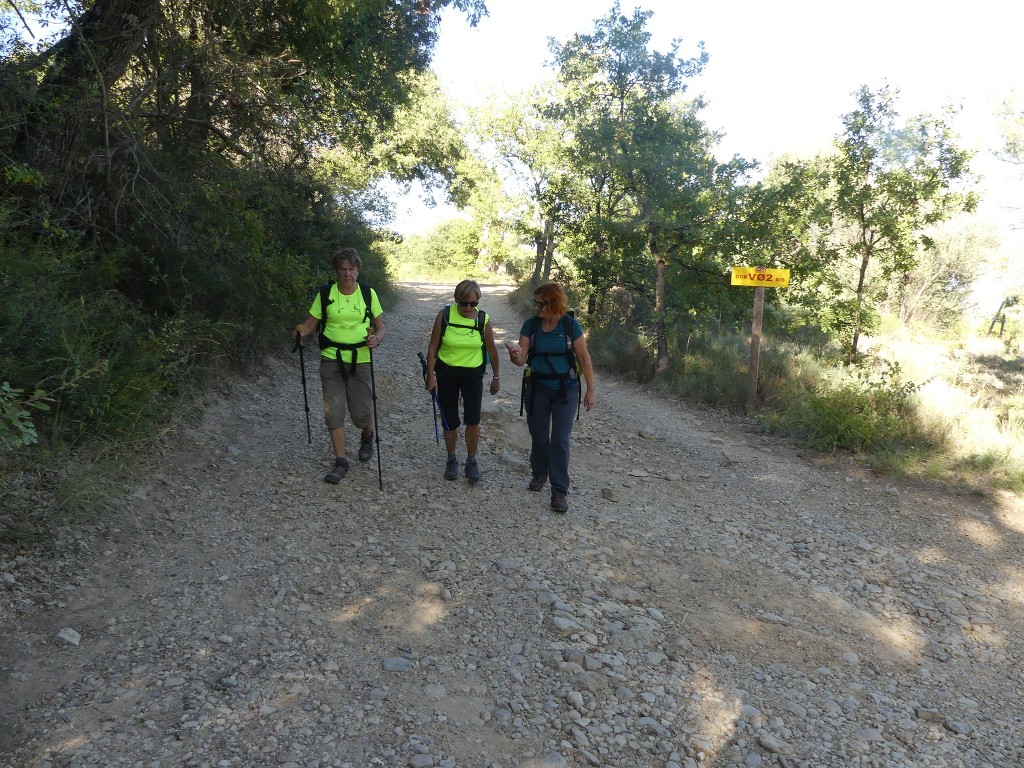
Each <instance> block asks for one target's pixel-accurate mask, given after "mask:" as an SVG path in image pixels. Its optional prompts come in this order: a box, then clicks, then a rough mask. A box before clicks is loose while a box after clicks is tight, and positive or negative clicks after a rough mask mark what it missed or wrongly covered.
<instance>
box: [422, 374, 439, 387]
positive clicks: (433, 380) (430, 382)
mask: <svg viewBox="0 0 1024 768" xmlns="http://www.w3.org/2000/svg"><path fill="white" fill-rule="evenodd" d="M423 384H424V388H425V389H426V390H427V392H433V391H434V390H435V389H437V377H436V376H434V374H433V373H429V372H428V373H427V380H426V381H425V382H423Z"/></svg>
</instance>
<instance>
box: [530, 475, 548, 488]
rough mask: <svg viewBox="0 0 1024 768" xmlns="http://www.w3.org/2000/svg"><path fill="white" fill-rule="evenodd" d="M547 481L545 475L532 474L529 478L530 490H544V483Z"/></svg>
mask: <svg viewBox="0 0 1024 768" xmlns="http://www.w3.org/2000/svg"><path fill="white" fill-rule="evenodd" d="M547 481H548V476H547V475H534V476H533V478H532V479H531V480H530V490H531V491H542V490H544V485H545V484H546V483H547Z"/></svg>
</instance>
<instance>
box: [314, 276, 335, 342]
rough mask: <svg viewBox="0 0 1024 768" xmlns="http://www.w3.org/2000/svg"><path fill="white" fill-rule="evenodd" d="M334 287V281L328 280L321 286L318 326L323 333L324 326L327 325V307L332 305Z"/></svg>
mask: <svg viewBox="0 0 1024 768" xmlns="http://www.w3.org/2000/svg"><path fill="white" fill-rule="evenodd" d="M333 287H334V281H333V280H328V281H327V282H326V283H324V284H323V285H321V286H320V320H319V321H318V322H317V326H318V327H319V328H320V330H321V331H322V330H323V329H324V326H326V325H327V306H328V305H329V304H331V303H332V302H331V288H333Z"/></svg>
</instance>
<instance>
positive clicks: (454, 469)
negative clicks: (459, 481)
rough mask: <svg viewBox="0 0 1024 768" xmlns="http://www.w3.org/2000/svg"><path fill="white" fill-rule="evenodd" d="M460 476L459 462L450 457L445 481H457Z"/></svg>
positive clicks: (445, 467)
mask: <svg viewBox="0 0 1024 768" xmlns="http://www.w3.org/2000/svg"><path fill="white" fill-rule="evenodd" d="M458 476H459V460H458V459H457V458H455V457H454V456H449V457H448V463H447V464H445V465H444V479H445V480H455V479H456V478H457V477H458Z"/></svg>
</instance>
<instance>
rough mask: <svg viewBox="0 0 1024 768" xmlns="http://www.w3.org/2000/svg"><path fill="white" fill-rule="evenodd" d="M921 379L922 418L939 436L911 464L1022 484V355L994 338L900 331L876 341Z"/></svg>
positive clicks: (937, 472) (937, 473)
mask: <svg viewBox="0 0 1024 768" xmlns="http://www.w3.org/2000/svg"><path fill="white" fill-rule="evenodd" d="M871 351H872V352H873V353H874V354H876V355H879V356H884V357H886V358H888V359H891V360H894V361H896V362H898V363H899V365H900V367H901V369H902V371H903V372H904V375H905V377H906V378H907V380H909V381H912V382H915V383H916V384H917V385H918V396H919V413H920V416H921V420H922V423H923V424H925V425H926V426H927V428H928V429H930V430H932V431H933V432H935V433H936V434H941V435H943V436H944V440H943V442H944V444H945V448H944V451H943V453H941V454H940V455H931V456H928V457H927V458H926V459H924V461H923V462H922V463H921V465H920V466H918V467H916V468H910V467H908V468H907V469H908V470H909V471H911V472H920V473H922V474H924V475H925V476H928V477H932V478H936V479H948V480H954V481H958V482H965V483H968V484H970V485H974V486H980V487H989V488H991V487H996V488H1008V489H1011V490H1014V491H1024V358H1022V357H1021V355H1020V354H1018V353H1016V352H1015V351H1013V352H1011V351H1008V350H1007V348H1006V345H1005V344H1003V342H1002V341H1000V340H999V339H998V338H995V337H987V338H986V337H975V338H970V339H964V340H959V341H948V340H938V339H930V338H922V337H920V336H918V337H912V336H911V335H910V334H908V333H907V332H905V331H904V332H897V333H894V334H892V335H890V336H889V337H887V338H883V339H877V340H874V341H873V345H872V350H871Z"/></svg>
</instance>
